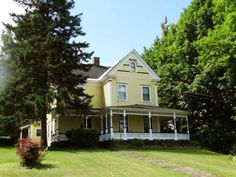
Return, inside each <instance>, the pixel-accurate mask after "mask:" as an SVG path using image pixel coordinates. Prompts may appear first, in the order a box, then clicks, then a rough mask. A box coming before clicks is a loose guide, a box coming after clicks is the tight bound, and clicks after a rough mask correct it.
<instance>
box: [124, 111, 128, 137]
mask: <svg viewBox="0 0 236 177" xmlns="http://www.w3.org/2000/svg"><path fill="white" fill-rule="evenodd" d="M123 119H124V125H123V126H124V127H123V130H124V140H126V139H127V135H126V134H127V127H126V112H125V110H123ZM127 121H128V120H127Z"/></svg>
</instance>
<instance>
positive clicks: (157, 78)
mask: <svg viewBox="0 0 236 177" xmlns="http://www.w3.org/2000/svg"><path fill="white" fill-rule="evenodd" d="M132 53H134V55H136V57H137V60H138V61H139V62H140V63H141V64H142V65H143V67H144V68H146V69H147V72H148V74H150V75H151V77H152V78H153V79H154V80H156V81H159V80H160V77H159V76H158V75H157V74H156V73H155V72H154V71H153V70H152V69H151V68H150V66H148V64H147V63H146V62H145V61H144V60H143V59H142V58H141V56H140V55H139V53H138V52H137V51H136V50H135V49H133V50H132V51H131V52H129V53H128V54H127V55H126V56H125V57H124V58H123V59H122V60H120V61H119V62H118V63H117V64H116V65H115V66H114V67H112V68H111V70H109V72H108V73H107V75H108V76H109V75H113V74H114V73H115V72H116V71H118V69H119V68H120V67H121V66H122V65H124V64H125V62H126V61H127V60H129V59H130V58H129V56H130V55H131V54H132Z"/></svg>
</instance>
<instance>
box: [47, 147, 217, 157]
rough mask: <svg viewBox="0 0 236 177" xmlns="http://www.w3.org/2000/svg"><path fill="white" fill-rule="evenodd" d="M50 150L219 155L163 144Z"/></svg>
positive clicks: (204, 150)
mask: <svg viewBox="0 0 236 177" xmlns="http://www.w3.org/2000/svg"><path fill="white" fill-rule="evenodd" d="M50 151H52V152H66V153H82V152H86V153H104V152H115V151H116V152H118V151H139V152H167V153H175V154H189V155H217V154H218V155H219V153H216V152H212V151H209V150H206V149H202V148H193V147H181V146H179V147H163V146H159V147H158V146H155V147H150V146H144V147H117V148H116V147H115V148H91V149H76V148H60V149H51V150H50Z"/></svg>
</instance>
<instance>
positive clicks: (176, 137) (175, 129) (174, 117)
mask: <svg viewBox="0 0 236 177" xmlns="http://www.w3.org/2000/svg"><path fill="white" fill-rule="evenodd" d="M173 119H174V132H175V140H178V134H177V127H176V115H175V112H174V114H173Z"/></svg>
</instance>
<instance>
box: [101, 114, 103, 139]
mask: <svg viewBox="0 0 236 177" xmlns="http://www.w3.org/2000/svg"><path fill="white" fill-rule="evenodd" d="M102 134H103V116H102V115H101V135H102Z"/></svg>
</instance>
